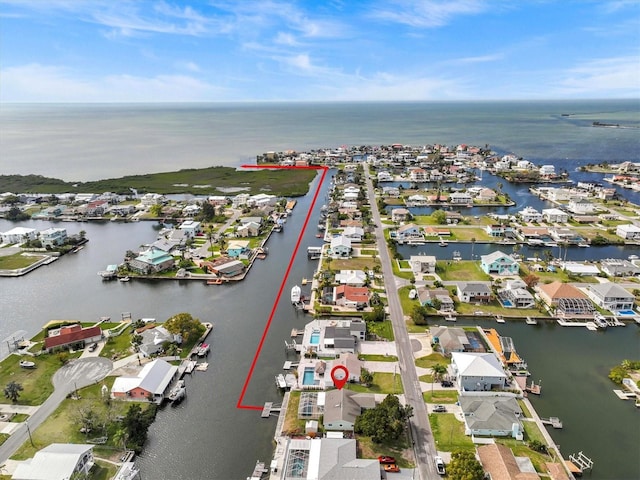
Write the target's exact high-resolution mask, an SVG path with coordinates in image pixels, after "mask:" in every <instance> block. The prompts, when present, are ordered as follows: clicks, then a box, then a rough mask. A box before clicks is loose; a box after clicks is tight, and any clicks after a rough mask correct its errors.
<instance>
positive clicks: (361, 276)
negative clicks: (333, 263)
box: [335, 270, 367, 287]
mask: <svg viewBox="0 0 640 480" xmlns="http://www.w3.org/2000/svg"><path fill="white" fill-rule="evenodd" d="M335 278H336V282H337V283H340V284H341V285H352V286H354V287H362V286H363V285H364V284H365V283H366V282H367V274H366V273H365V272H364V271H363V270H340V271H339V272H338V273H336V277H335Z"/></svg>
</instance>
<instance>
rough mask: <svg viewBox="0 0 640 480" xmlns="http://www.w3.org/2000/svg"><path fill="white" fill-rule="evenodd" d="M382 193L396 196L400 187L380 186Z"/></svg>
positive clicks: (386, 195) (387, 195)
mask: <svg viewBox="0 0 640 480" xmlns="http://www.w3.org/2000/svg"><path fill="white" fill-rule="evenodd" d="M382 195H384V196H385V197H394V198H397V197H399V196H400V189H399V188H398V187H382Z"/></svg>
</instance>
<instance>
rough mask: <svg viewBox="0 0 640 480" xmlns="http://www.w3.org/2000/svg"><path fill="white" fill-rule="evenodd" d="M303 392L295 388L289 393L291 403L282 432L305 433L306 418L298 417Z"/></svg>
mask: <svg viewBox="0 0 640 480" xmlns="http://www.w3.org/2000/svg"><path fill="white" fill-rule="evenodd" d="M301 393H302V392H300V391H298V390H295V391H292V392H290V394H289V403H288V404H287V411H286V413H285V417H284V424H283V426H282V433H283V434H287V435H293V434H304V428H305V422H306V420H299V419H298V407H299V406H300V394H301Z"/></svg>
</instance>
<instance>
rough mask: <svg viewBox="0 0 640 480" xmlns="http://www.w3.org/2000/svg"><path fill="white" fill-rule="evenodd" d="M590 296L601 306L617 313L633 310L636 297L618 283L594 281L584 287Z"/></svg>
mask: <svg viewBox="0 0 640 480" xmlns="http://www.w3.org/2000/svg"><path fill="white" fill-rule="evenodd" d="M584 291H585V292H586V294H587V295H588V296H589V298H590V299H591V300H592V301H593V303H595V304H596V305H598V306H599V307H600V308H604V309H605V310H609V311H610V312H613V313H616V312H619V311H621V310H633V306H634V303H635V297H634V296H633V294H632V293H630V292H628V291H627V290H626V289H624V288H623V287H621V286H620V285H618V284H617V283H612V282H607V283H594V284H589V286H588V287H587V288H586V289H584Z"/></svg>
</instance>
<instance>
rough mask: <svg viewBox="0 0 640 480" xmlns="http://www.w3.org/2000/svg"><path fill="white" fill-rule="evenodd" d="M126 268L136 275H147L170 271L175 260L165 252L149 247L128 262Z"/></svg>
mask: <svg viewBox="0 0 640 480" xmlns="http://www.w3.org/2000/svg"><path fill="white" fill-rule="evenodd" d="M128 266H129V268H130V269H131V270H133V271H134V272H136V273H140V274H142V275H149V274H153V273H159V272H163V271H165V270H170V269H172V268H173V267H174V266H175V259H174V258H173V257H172V256H171V255H169V254H168V253H167V252H163V251H162V250H158V249H157V248H154V247H151V248H149V249H148V250H146V251H144V252H140V254H139V255H138V256H137V257H136V258H134V259H133V260H130V261H129V264H128Z"/></svg>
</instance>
